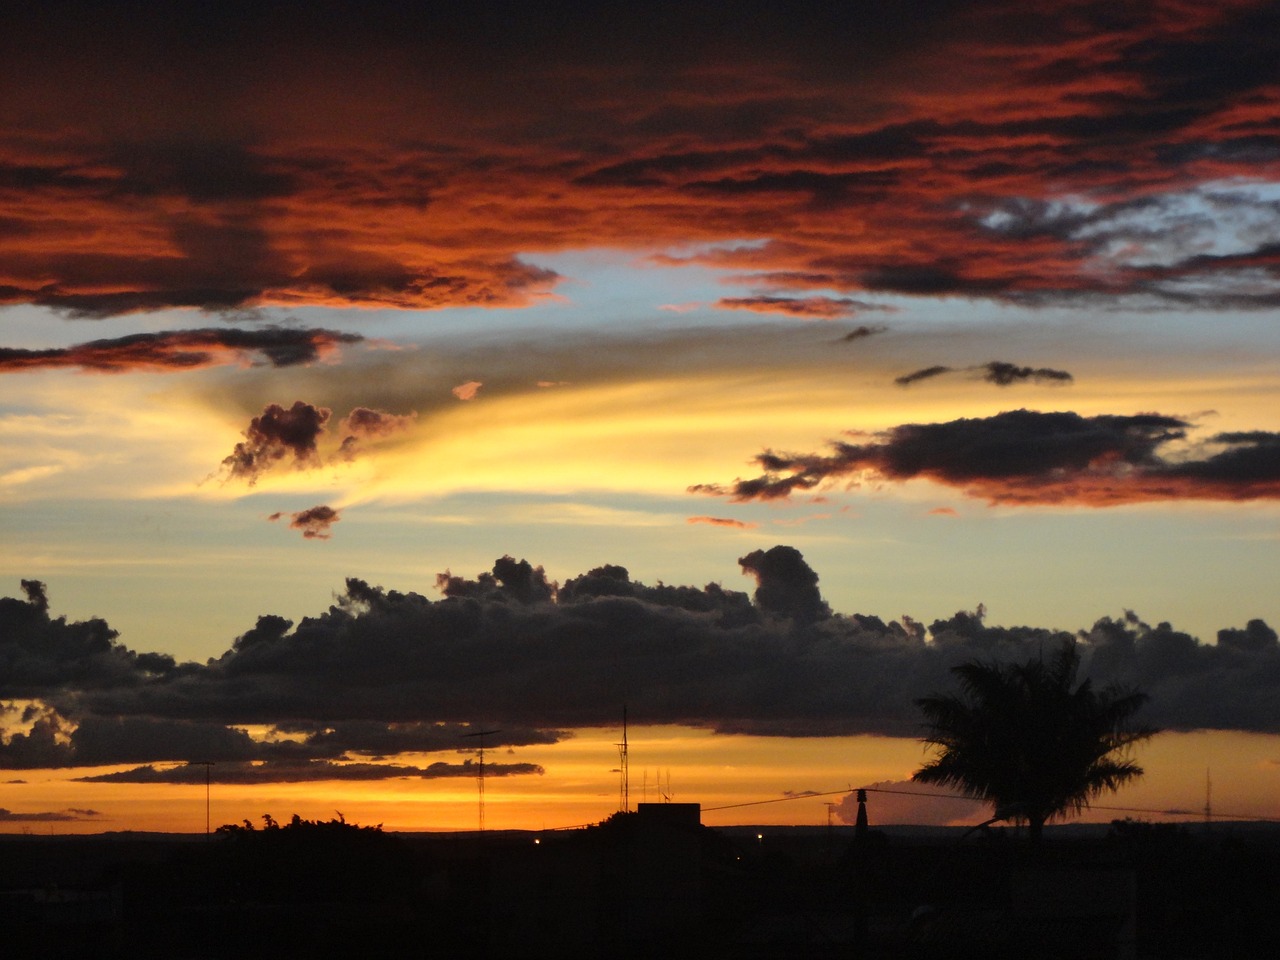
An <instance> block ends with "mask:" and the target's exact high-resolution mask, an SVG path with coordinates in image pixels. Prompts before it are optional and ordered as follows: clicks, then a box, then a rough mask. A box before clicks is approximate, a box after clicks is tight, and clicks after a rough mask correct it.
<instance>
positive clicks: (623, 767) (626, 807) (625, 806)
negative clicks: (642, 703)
mask: <svg viewBox="0 0 1280 960" xmlns="http://www.w3.org/2000/svg"><path fill="white" fill-rule="evenodd" d="M618 772H619V773H620V774H621V780H622V783H621V786H620V787H619V791H618V809H619V810H620V811H621V812H622V813H628V812H630V810H631V795H630V793H631V784H630V782H629V779H628V773H627V707H626V705H625V704H623V707H622V742H621V743H620V744H618Z"/></svg>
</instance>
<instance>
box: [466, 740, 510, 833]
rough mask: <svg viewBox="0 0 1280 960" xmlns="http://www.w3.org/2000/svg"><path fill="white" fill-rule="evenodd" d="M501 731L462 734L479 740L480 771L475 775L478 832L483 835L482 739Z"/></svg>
mask: <svg viewBox="0 0 1280 960" xmlns="http://www.w3.org/2000/svg"><path fill="white" fill-rule="evenodd" d="M501 732H502V731H501V730H477V731H476V732H475V733H467V734H463V736H466V737H479V738H480V751H479V752H480V769H479V772H478V773H477V774H476V783H477V785H478V787H479V791H480V832H481V833H484V738H485V737H487V736H490V735H491V734H495V733H501Z"/></svg>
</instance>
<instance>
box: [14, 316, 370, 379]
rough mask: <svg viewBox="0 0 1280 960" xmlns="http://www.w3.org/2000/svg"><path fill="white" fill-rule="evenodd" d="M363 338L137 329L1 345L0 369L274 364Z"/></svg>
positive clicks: (273, 330)
mask: <svg viewBox="0 0 1280 960" xmlns="http://www.w3.org/2000/svg"><path fill="white" fill-rule="evenodd" d="M362 340H364V337H362V336H360V335H359V334H354V333H339V332H337V331H334V330H323V329H319V328H316V329H310V330H300V329H294V328H290V327H265V328H263V329H260V330H237V329H233V328H202V329H198V330H170V331H166V332H163V333H136V334H133V335H131V336H127V337H117V338H116V339H113V340H92V341H89V342H88V343H81V344H77V345H75V346H73V347H63V348H56V349H48V350H20V349H16V348H12V347H0V373H15V372H18V371H23V370H51V369H59V368H66V367H70V368H76V369H80V370H85V371H89V372H93V373H124V372H135V371H150V372H157V373H164V372H172V371H178V370H194V369H200V368H203V367H212V366H218V365H221V364H227V363H262V362H265V363H267V364H269V365H270V366H273V367H292V366H298V365H301V364H308V363H312V362H314V361H316V360H319V359H322V358H324V357H327V356H330V355H331V354H333V353H334V352H335V351H336V350H337V348H338V346H339V345H341V344H348V343H359V342H361V341H362Z"/></svg>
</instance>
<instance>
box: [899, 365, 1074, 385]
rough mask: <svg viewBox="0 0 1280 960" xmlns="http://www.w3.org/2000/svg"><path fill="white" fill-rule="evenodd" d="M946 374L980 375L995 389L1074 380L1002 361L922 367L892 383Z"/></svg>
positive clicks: (1051, 371) (1044, 369)
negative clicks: (1015, 385)
mask: <svg viewBox="0 0 1280 960" xmlns="http://www.w3.org/2000/svg"><path fill="white" fill-rule="evenodd" d="M948 373H980V374H981V379H982V380H985V381H986V382H987V383H994V384H995V385H996V386H997V387H1007V386H1010V385H1011V384H1015V383H1028V382H1031V383H1058V384H1065V383H1071V382H1072V381H1073V380H1074V379H1075V378H1074V377H1072V376H1071V374H1069V373H1067V371H1065V370H1055V369H1053V368H1051V367H1021V366H1018V365H1017V364H1014V363H1008V362H1007V361H1004V360H992V361H991V362H989V363H984V364H981V365H979V366H976V367H964V368H962V369H959V370H958V369H956V368H954V367H945V366H935V367H924V368H923V369H920V370H915V371H913V372H911V373H906V374H903V375H902V376H900V377H895V378H894V381H893V382H894V383H896V384H897V385H898V386H900V387H909V386H911V385H912V384H913V383H919V382H920V381H921V380H932V379H933V378H935V377H940V376H942V375H944V374H948Z"/></svg>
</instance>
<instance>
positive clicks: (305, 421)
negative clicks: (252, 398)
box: [222, 400, 333, 486]
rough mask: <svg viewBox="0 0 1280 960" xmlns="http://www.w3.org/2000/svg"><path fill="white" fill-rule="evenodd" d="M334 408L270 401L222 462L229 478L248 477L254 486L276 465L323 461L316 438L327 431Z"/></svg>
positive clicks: (244, 478) (301, 402)
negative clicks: (317, 447) (318, 451)
mask: <svg viewBox="0 0 1280 960" xmlns="http://www.w3.org/2000/svg"><path fill="white" fill-rule="evenodd" d="M332 412H333V411H331V410H329V409H328V408H326V407H317V406H314V405H312V404H310V403H306V402H305V401H303V400H295V401H294V404H293V406H292V407H290V408H289V409H288V410H286V409H285V408H284V407H282V406H280V405H279V404H277V403H273V404H270V405H268V406H267V407H266V409H264V410H263V411H262V413H261V415H259V416H256V417H254V418H253V419H252V420H251V421H250V422H249V427H248V429H246V430H245V432H244V437H245V438H244V440H243V441H242V442H240V443H237V444H236V447H235V450H234V451H232V453H231V454H230V456H228V457H227V458H226V459H224V460H223V461H222V466H223V467H224V468H225V470H226V475H227V477H228V478H229V479H243V480H247V481H248V483H249V485H250V486H252V485H253V484H254V483H256V482H257V480H258V478H259V477H260V476H261V475H262V474H263V473H265V472H266V471H267V470H269V469H271V468H272V467H273V466H275V465H276V464H279V463H282V462H285V461H292V464H293V466H294V467H312V466H318V465H319V463H320V457H319V454H318V453H317V451H316V440H317V439H318V438H319V437H320V435H321V434H322V433H323V432H324V427H325V424H326V423H327V422H328V421H329V416H330V414H332Z"/></svg>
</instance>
